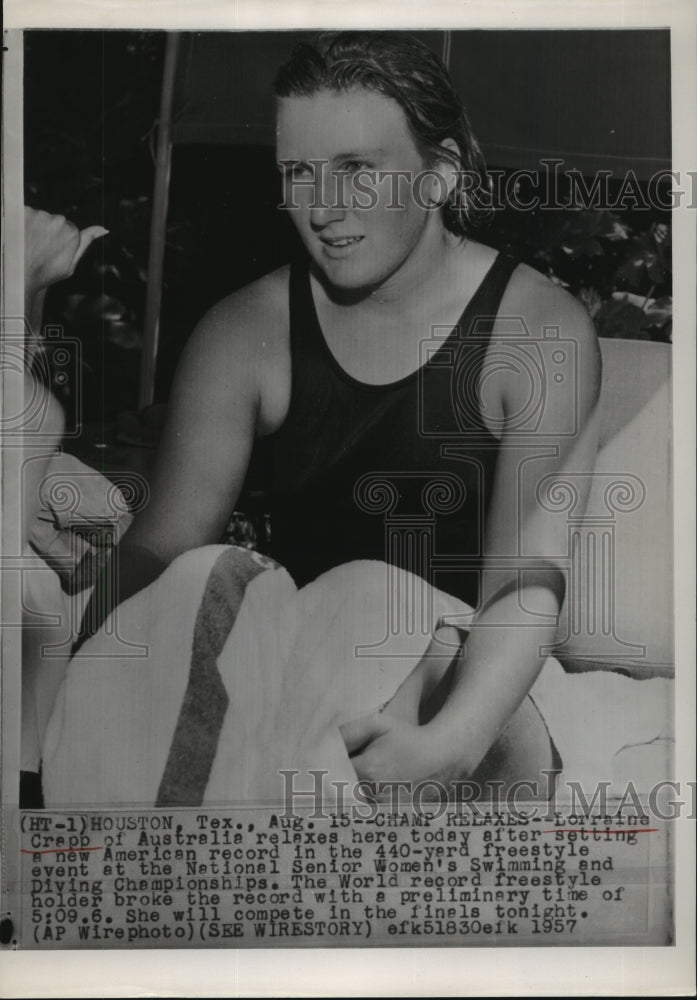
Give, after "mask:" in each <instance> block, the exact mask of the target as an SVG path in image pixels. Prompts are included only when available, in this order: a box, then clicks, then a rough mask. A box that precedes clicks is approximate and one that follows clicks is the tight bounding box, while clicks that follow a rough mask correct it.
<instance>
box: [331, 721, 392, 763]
mask: <svg viewBox="0 0 697 1000" xmlns="http://www.w3.org/2000/svg"><path fill="white" fill-rule="evenodd" d="M389 728H390V719H389V718H387V717H386V716H385V715H383V714H381V713H379V712H371V713H370V714H369V715H360V716H359V717H358V718H357V719H351V720H350V721H349V722H345V723H344V724H343V725H342V726H340V727H339V729H340V732H341V735H342V737H343V740H344V743H345V744H346V749H347V750H348V752H349V754H352V753H356V751H358V750H360V749H361V748H362V747H364V746H365V745H366V743H369V742H370V741H371V740H374V739H376V738H377V737H378V736H382V735H383V734H384V733H386V732H387V731H388V730H389Z"/></svg>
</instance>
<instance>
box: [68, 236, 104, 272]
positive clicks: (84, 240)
mask: <svg viewBox="0 0 697 1000" xmlns="http://www.w3.org/2000/svg"><path fill="white" fill-rule="evenodd" d="M108 232H109V230H108V229H105V228H104V226H88V227H87V229H82V230H81V231H80V242H79V243H78V246H77V250H76V251H75V257H74V258H73V270H75V268H76V267H77V265H78V263H79V261H80V258H81V257H82V255H83V254H84V252H85V250H87V249H88V247H90V246H91V245H92V243H94V241H95V240H98V239H100V238H101V237H102V236H106V235H107V234H108Z"/></svg>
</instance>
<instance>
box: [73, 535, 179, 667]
mask: <svg viewBox="0 0 697 1000" xmlns="http://www.w3.org/2000/svg"><path fill="white" fill-rule="evenodd" d="M166 568H167V563H166V562H165V561H164V560H162V559H161V558H160V557H159V556H157V555H156V554H155V553H154V552H152V551H151V550H150V549H148V548H146V547H145V546H143V545H137V544H134V543H132V542H129V541H128V539H124V541H123V542H121V543H120V544H119V545H117V546H115V547H114V549H113V550H112V552H111V554H110V556H109V559H108V561H107V564H106V566H105V567H104V570H103V571H102V573H101V574H100V576H99V577H98V579H97V582H96V583H95V586H94V590H93V591H92V596H91V597H90V600H89V602H88V604H87V606H86V608H85V613H84V615H83V616H82V623H81V625H80V632H79V635H78V640H77V642H76V644H75V650H74V651H77V650H78V649H79V648H80V646H81V645H82V643H83V642H85V640H86V639H88V638H89V637H90V636H91V635H94V633H95V632H96V631H97V630H98V629H99V628H100V626H101V625H102V624H103V623H104V621H105V620H106V619H107V618H108V616H109V615H110V614H111V612H112V611H113V610H114V609H115V608H116V607H118V605H119V604H123V602H124V601H126V600H128V598H129V597H133V595H134V594H137V593H139V591H141V590H144V589H145V587H147V586H149V584H151V583H153V582H154V581H155V580H156V579H157V578H158V577H159V576H160V574H161V573H163V572H164V570H165V569H166Z"/></svg>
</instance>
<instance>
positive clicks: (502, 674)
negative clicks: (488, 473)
mask: <svg viewBox="0 0 697 1000" xmlns="http://www.w3.org/2000/svg"><path fill="white" fill-rule="evenodd" d="M518 280H519V282H520V279H518ZM526 284H529V287H526V288H525V290H524V294H523V303H524V308H522V309H521V310H520V313H519V314H520V315H522V316H525V317H526V325H527V327H528V330H529V331H530V335H531V336H530V346H529V347H527V346H520V345H519V344H516V345H515V346H513V345H512V344H510V343H509V345H508V347H505V345H504V342H502V343H501V349H503V350H508V351H509V352H510V353H511V359H513V357H514V354H515V352H519V353H520V357H521V358H523V357H524V356H525V355H527V356H528V358H529V359H533V358H534V359H537V361H538V363H540V362H544V367H543V373H544V378H545V380H546V390H545V392H544V394H543V397H542V406H541V408H540V413H539V422H537V425H536V427H535V428H534V429H532V428H530V429H526V426H525V424H524V423H522V422H521V420H520V414H521V413H524V412H525V410H526V406H527V408H528V410H529V409H530V407H529V403H530V381H529V378H528V377H527V376H525V375H524V374H523V375H521V374H520V373H516V372H515V371H513V370H510V371H506V372H504V373H502V374H501V375H499V376H497V378H498V385H499V387H500V396H501V402H502V406H503V413H504V431H503V437H502V440H501V445H500V449H499V457H498V461H497V468H496V478H495V484H494V494H493V497H492V499H491V503H490V506H489V511H488V519H487V530H486V548H485V562H484V567H483V573H482V585H481V588H480V589H481V595H480V608H481V610H480V613H479V615H478V616H477V619H476V621H475V624H474V626H473V628H472V631H471V633H470V635H469V637H468V639H467V642H466V644H465V645H464V646H463V648H462V650H461V653H460V655H459V656H458V658H457V661H456V663H455V666H454V673H453V681H452V686H451V690H450V694H449V696H448V698H447V700H446V702H445V704H444V705H443V707H442V708H441V710H440V711H439V712H438V714H437V715H436V716H435V717H434V718H433V719H432V721H430V722H429V723H428V724H427V725H424V726H419V727H416V726H410V725H408V724H406V723H403V722H401V721H398V720H395V719H393V718H390V717H389V710H388V712H385V713H382V715H381V716H376V717H372V718H371V717H366V718H365V719H364V720H362V722H361V723H360V724H359V725H357V726H353V725H352V726H351V728H350V729H347V730H346V731H345V732H344V735H345V737H346V735H347V733H348V735H349V737H350V740H351V741H352V744H353V747H358V746H360V745H361V743H366V742H367V740H370V741H371V742H369V743H368V745H367V746H366V747H365V749H364V750H363V751H362V752H361V753H360V754H359V756H358V757H356V758H355V759H354V764H355V765H356V767H357V771H358V773H359V776H361V777H370V778H373V779H383V780H387V779H397V778H399V779H404V778H407V779H408V778H411V779H412V780H419V779H422V778H427V777H431V778H438V779H441V780H443V781H447V780H449V779H452V778H455V777H466V776H468V775H471V774H473V773H474V772H475V771H476V769H477V767H478V765H479V764H480V763H481V761H482V760H483V758H484V756H485V755H486V753H487V751H488V750H489V748H490V747H491V746H492V745H493V743H494V742H495V740H496V739H497V737H498V736H499V735H500V734H501V732H502V730H503V729H504V727H505V726H506V724H507V722H508V721H509V720H510V718H511V716H512V715H513V713H514V712H515V710H516V709H517V708H518V706H519V705H520V704H521V702H522V700H523V699H524V698H525V696H526V694H527V693H528V691H529V690H530V687H531V686H532V684H533V683H534V681H535V679H536V677H537V675H538V673H539V671H540V669H541V667H542V665H543V663H544V660H545V657H546V655H547V653H546V652H545V648H549V646H550V645H551V644H552V643H553V642H554V638H555V635H556V631H557V623H558V614H559V610H560V603H561V601H562V600H563V575H562V573H561V567H562V566H563V563H564V558H565V557H566V556H567V550H568V537H567V536H568V523H567V516H566V513H554V512H552V511H550V510H549V509H547V508H546V507H545V506H544V504H543V503H542V502H541V494H542V493H545V494H547V495H548V496H550V497H553V496H554V483H555V482H560V481H562V480H563V479H564V477H565V475H567V474H568V473H574V474H577V473H589V472H591V471H592V469H593V465H594V461H595V455H596V449H597V434H598V408H597V401H598V395H599V387H600V358H599V351H598V346H597V339H596V335H595V331H594V329H593V327H592V324H591V322H590V320H589V318H588V316H587V314H586V313H585V310H583V308H582V307H581V306H580V305H579V304H578V303H576V302H575V301H574V300H573V299H572V298H571V297H570V296H568V295H566V294H565V293H561V292H559V291H558V290H556V289H553V288H551V287H550V286H549V284H548V283H547V282H545V283H544V285H543V286H542V287H540V282H539V281H538V279H537V277H536V276H535V277H534V278H533V279H532V280H531V281H529V283H526ZM509 315H510V310H509ZM550 325H554V326H558V327H559V328H560V342H559V347H560V348H561V349H566V350H567V353H568V352H569V351H571V353H572V354H573V355H574V356H575V357H574V364H573V370H572V371H571V372H570V371H569V369H568V366H567V367H566V371H565V372H564V374H565V377H566V382H565V383H561V386H562V388H559V389H558V388H557V387H558V386H559V385H560V383H552V382H551V380H552V379H553V378H554V375H555V374H557V373H558V372H559V371H560V370H561V371H563V370H564V369H560V366H559V365H558V364H557V363H555V362H554V360H553V356H552V349H550V348H549V345H544V346H543V347H542V348H541V347H540V342H541V339H542V337H543V326H550ZM564 341H566V343H564ZM515 367H516V366H515V365H512V366H511V369H514V368H515ZM528 367H529V366H528ZM489 388H490V387H489ZM572 421H573V422H575V430H574V427H573V424H572ZM570 431H571V432H570ZM574 482H575V485H576V486H577V488H578V490H579V500H578V504H577V507H576V509H575V516H581V515H582V513H583V509H584V507H585V503H586V500H587V494H588V492H589V490H590V483H591V476H590V475H580V476H579V475H575V476H574ZM517 569H522V570H525V572H524V573H522V575H521V576H519V575H518V573H517V572H516V570H517Z"/></svg>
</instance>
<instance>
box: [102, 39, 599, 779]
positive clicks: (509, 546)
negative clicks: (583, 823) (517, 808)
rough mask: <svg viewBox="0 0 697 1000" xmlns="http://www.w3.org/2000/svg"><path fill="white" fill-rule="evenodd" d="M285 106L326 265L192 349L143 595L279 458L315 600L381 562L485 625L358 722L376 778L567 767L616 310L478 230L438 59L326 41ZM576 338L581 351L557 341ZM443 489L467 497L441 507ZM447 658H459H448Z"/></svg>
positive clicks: (306, 215) (179, 392) (288, 549)
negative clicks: (496, 245)
mask: <svg viewBox="0 0 697 1000" xmlns="http://www.w3.org/2000/svg"><path fill="white" fill-rule="evenodd" d="M276 92H277V95H278V123H277V159H278V161H279V166H280V169H281V170H282V171H283V173H284V178H285V183H286V206H287V208H288V211H289V212H290V215H291V217H292V219H293V222H294V223H295V225H296V227H297V229H298V232H299V234H300V237H301V239H302V242H303V244H304V246H305V249H306V251H307V262H306V263H305V264H303V265H299V266H297V267H295V266H293V267H284V268H281V269H280V270H278V271H275V272H273V273H271V274H269V275H267V276H265V277H264V278H262V279H261V280H259V281H257V282H255V283H253V284H252V285H250V286H248V287H246V288H244V289H242V290H241V291H239V292H236V293H235V294H233V295H231V296H230V297H228V298H226V299H225V300H223V301H222V302H220V303H219V304H218V305H216V306H215V307H214V308H213V309H212V310H211V311H210V312H209V313H208V314H207V315H206V316H205V317H204V319H203V320H202V321H201V323H200V324H199V326H198V328H197V329H196V330H195V332H194V334H193V336H192V337H191V339H190V341H189V343H188V345H187V347H186V349H185V352H184V355H183V357H182V359H181V361H180V364H179V369H178V374H177V376H176V379H175V383H174V387H173V390H172V393H171V398H170V406H169V417H168V423H167V427H166V431H165V434H164V439H163V441H162V445H161V449H160V453H159V456H158V463H157V469H156V474H155V477H154V482H153V486H152V495H151V500H150V502H149V505H148V507H147V508H146V510H145V511H143V512H142V513H141V514H140V515H139V516H138V517H137V518H136V521H135V523H134V525H133V527H132V528H131V530H130V532H129V534H128V536H127V538H126V539H125V541H124V543H122V546H121V547H120V553H119V567H120V573H121V582H120V588H121V589H120V599H121V600H123V599H124V598H125V597H127V596H129V594H132V593H134V592H136V591H138V590H139V589H141V588H142V587H144V586H146V585H147V584H148V583H150V582H151V581H152V580H154V579H155V578H156V577H157V576H158V575H159V574H160V573H161V572H162V570H163V569H164V568H165V567H166V566H168V565H169V564H170V563H171V562H172V560H174V559H175V557H177V556H179V555H180V554H181V553H184V552H186V551H188V550H190V549H194V548H196V547H198V546H202V545H205V544H209V543H213V542H216V541H217V540H218V539H219V538H220V537H221V534H222V532H223V529H224V528H225V525H226V522H227V520H228V518H229V515H230V512H231V511H232V510H233V508H234V505H235V502H236V500H237V497H238V495H239V493H240V490H241V488H242V486H243V482H244V480H245V476H246V473H247V470H248V465H249V462H250V457H251V455H252V451H253V449H254V447H255V444H259V443H263V445H264V446H265V449H266V451H267V453H268V455H269V458H270V476H271V486H272V493H271V502H272V521H271V527H272V533H271V538H272V555H273V556H274V557H275V558H277V559H278V561H279V562H281V563H282V564H283V565H284V566H286V568H287V569H288V570H289V571H290V573H291V575H292V576H293V577H294V579H295V582H296V583H297V584H298V585H299V586H302V585H303V584H305V583H307V582H308V581H310V580H312V579H314V578H316V577H317V576H319V575H320V574H321V573H323V572H325V571H327V570H330V569H331V568H332V567H336V566H338V565H340V564H343V563H346V562H348V561H351V560H356V559H374V560H375V559H377V560H383V561H385V562H386V563H388V564H389V563H393V564H394V565H395V566H397V567H399V568H401V569H406V570H409V571H410V572H413V573H416V574H417V575H418V576H419V577H421V578H423V579H424V580H425V581H426V583H428V584H429V585H434V586H435V587H438V588H440V589H441V590H446V591H448V592H450V593H452V594H454V595H455V596H456V597H458V598H460V599H461V600H463V601H466V602H467V603H468V604H470V605H472V606H476V607H478V609H479V611H478V615H477V618H476V622H475V625H474V627H473V629H472V631H471V633H470V635H469V637H468V639H467V641H466V643H464V645H460V644H461V637H460V636H459V634H458V633H457V632H456V631H455V630H454V629H453V628H449V629H446V630H441V631H440V632H439V633H438V640H437V641H436V639H434V642H433V643H432V645H431V647H430V649H429V651H428V654H427V655H426V656H424V658H423V660H422V661H421V663H420V664H419V665H418V666H417V667H416V669H415V670H414V671H413V672H412V673H411V674H410V676H409V677H408V679H407V680H406V681H405V682H404V684H403V685H402V687H401V688H400V690H399V691H398V692H397V694H396V696H395V697H394V699H392V701H391V702H390V703H389V704H388V705H387V706H386V707H385V708H384V710H378V707H377V706H376V710H375V712H372V713H369V714H367V715H363V716H361V717H359V718H357V719H355V720H352V721H350V722H348V723H347V724H346V725H345V726H344V727H343V730H342V732H343V736H344V739H345V741H346V744H347V746H348V749H349V750H350V751H351V752H352V753H353V755H354V756H353V764H354V766H355V769H356V772H357V774H358V776H359V777H361V778H369V779H375V780H393V779H397V780H409V781H412V782H416V781H419V780H421V779H424V778H438V779H439V780H442V781H446V782H447V781H448V780H450V779H452V778H455V777H462V776H472V775H474V774H477V773H478V769H479V768H480V765H481V764H482V761H484V760H485V758H486V757H487V754H488V753H489V752H490V751H491V748H492V747H495V745H496V744H497V741H500V738H501V736H502V734H504V733H505V735H506V740H505V743H506V746H507V747H508V748H509V750H510V749H511V748H512V753H511V754H509V757H510V759H511V760H515V759H516V758H518V759H520V760H523V761H525V767H524V770H527V771H528V772H529V769H530V768H532V770H533V771H535V770H536V769H537V768H538V767H542V768H544V767H547V766H550V765H551V763H552V754H551V749H550V742H549V739H548V737H547V735H546V733H545V731H544V725H543V724H542V722H541V719H540V717H539V715H538V713H537V711H536V709H535V706H534V704H533V703H532V702H531V701H530V699H529V698H528V697H527V695H528V692H529V690H530V688H531V686H532V685H533V683H534V682H535V680H536V678H537V676H538V674H539V672H540V670H541V668H542V665H543V663H544V660H545V656H546V655H547V654H546V652H545V649H546V648H548V647H549V646H550V644H551V643H553V640H554V636H555V630H556V623H557V617H558V612H559V608H560V602H561V601H562V600H563V591H564V587H563V574H562V573H561V570H560V557H561V556H563V555H564V554H565V553H566V549H567V525H566V520H565V518H564V517H559V516H555V515H554V514H552V513H550V510H549V506H550V505H549V504H547V505H546V506H545V503H544V496H543V493H544V491H545V490H546V491H548V492H551V491H553V489H554V484H555V482H558V481H559V480H560V479H561V478H562V477H563V475H564V473H565V472H566V471H568V470H569V469H573V470H574V471H575V472H579V471H584V470H590V469H592V467H593V461H594V456H595V448H596V436H597V416H596V414H597V408H596V403H597V398H598V390H599V381H600V371H599V355H598V349H597V344H596V338H595V333H594V330H593V328H592V325H591V323H590V320H589V318H588V316H587V314H586V312H585V310H584V309H583V307H582V306H581V305H580V304H579V303H577V302H576V301H575V300H574V299H573V298H571V297H570V296H569V295H567V294H566V293H565V292H563V291H561V290H560V289H559V288H557V287H555V286H554V285H553V284H552V283H551V282H549V281H548V280H547V279H546V278H544V277H542V276H541V275H539V274H538V273H537V272H535V271H533V270H531V269H530V268H528V267H525V266H516V264H515V262H514V261H512V260H510V259H509V258H508V257H506V256H505V255H502V254H497V253H496V251H494V250H493V249H491V248H490V247H488V246H486V245H484V244H483V243H480V242H477V241H476V240H474V239H473V238H472V236H471V235H470V230H471V228H472V227H473V226H474V224H475V223H476V219H477V215H478V212H479V210H480V209H481V208H482V197H483V193H484V192H485V190H486V187H485V181H484V164H483V162H482V158H481V154H480V151H479V147H478V146H477V143H476V140H475V139H474V137H473V135H472V132H471V130H470V128H469V124H468V122H467V119H466V116H465V113H464V111H463V108H462V105H461V103H460V99H459V97H458V95H457V94H456V93H455V91H454V89H453V87H452V84H451V83H450V81H449V78H448V76H447V73H446V71H445V69H444V67H443V66H442V64H441V62H440V60H439V59H438V58H437V57H436V56H435V55H434V54H433V53H432V52H431V51H430V50H429V49H428V48H427V47H426V46H424V45H422V44H421V43H420V42H418V41H416V40H414V39H411V38H409V37H406V36H403V35H401V34H394V35H392V34H380V33H370V32H368V33H343V34H338V35H329V36H324V37H322V38H321V39H320V40H319V42H318V44H317V45H316V47H309V46H303V47H301V48H300V49H299V50H298V51H297V52H296V53H295V55H294V56H293V57H292V59H291V60H290V62H289V63H288V64H287V65H286V66H285V67H283V69H282V70H281V72H280V73H279V76H278V78H277V83H276ZM550 330H551V331H555V332H556V335H557V336H558V338H559V339H560V342H561V341H563V342H564V343H565V346H566V352H565V353H564V352H561V354H560V353H559V352H557V353H556V355H555V354H554V352H553V351H550V350H548V348H549V343H548V338H549V333H550ZM564 359H566V360H567V361H568V360H569V359H570V360H571V361H572V362H573V364H572V366H571V367H569V366H568V364H567V365H566V366H565V365H564V364H562V361H563V360H564ZM560 380H561V381H560ZM262 439H265V440H264V441H263V442H262ZM379 481H382V482H383V489H386V490H387V491H388V492H389V493H390V497H391V498H392V499H391V501H390V502H391V503H392V501H394V504H393V507H394V505H400V504H401V505H403V507H400V509H399V510H398V511H396V513H398V514H400V515H404V509H406V511H407V514H409V516H413V517H416V518H417V520H418V517H419V516H421V515H424V513H426V514H427V515H429V516H431V515H433V516H432V518H431V520H432V521H433V520H435V536H434V538H435V542H434V544H435V548H434V549H433V550H432V551H431V552H430V554H428V555H427V556H423V557H421V556H418V555H415V554H414V551H415V550H413V549H410V547H409V545H405V546H403V547H402V548H401V549H400V548H399V547H397V548H395V549H394V550H390V551H386V547H385V546H386V543H385V539H386V522H385V516H384V511H383V514H382V515H380V514H379V512H378V514H377V515H376V513H375V510H376V507H375V504H374V503H372V502H371V494H370V490H371V489H374V488H375V484H376V483H378V482H379ZM586 481H587V482H589V477H587V479H586ZM385 483H386V484H387V485H385ZM443 483H445V487H444V486H443ZM429 484H430V485H432V486H433V488H434V489H443V488H444V489H445V490H446V492H447V491H448V490H450V491H452V503H449V502H448V503H441V504H440V506H439V504H438V503H436V504H435V506H434V504H433V503H430V505H429V501H428V498H427V499H426V501H424V498H425V497H426V493H424V490H428V487H429ZM366 490H367V491H368V493H367V494H366ZM390 491H391V492H390ZM431 499H432V498H431ZM373 500H374V494H373ZM424 502H425V507H424ZM580 503H581V504H583V503H584V497H580ZM419 505H421V506H419ZM378 506H379V505H378ZM388 506H389V505H388ZM417 508H418V509H417ZM434 510H435V511H436V513H435V514H433V511H434ZM389 512H390V511H388V513H389ZM392 512H395V511H394V510H393V511H392ZM429 512H430V514H429ZM419 551H420V550H419ZM443 557H446V558H443ZM349 599H351V597H350V595H349V594H347V600H349ZM443 642H445V643H449V644H450V656H448V657H446V658H444V657H443V656H442V655H441V656H440V657H435V656H434V655H432V654H433V653H434V650H435V649H436V646H437V645H438V643H443ZM440 652H441V653H442V652H443V650H442V648H441V649H440ZM449 659H452V663H451V665H450V669H449V670H448V672H447V677H446V678H443V679H442V675H443V664H444V663H445V664H447V662H448V660H449ZM434 691H435V696H434V700H433V701H432V703H431V709H430V711H429V712H426V711H425V709H424V702H425V699H426V697H427V695H429V693H433V692H434ZM498 745H499V747H500V746H501V744H500V742H499V744H498ZM492 752H493V751H492Z"/></svg>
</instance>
